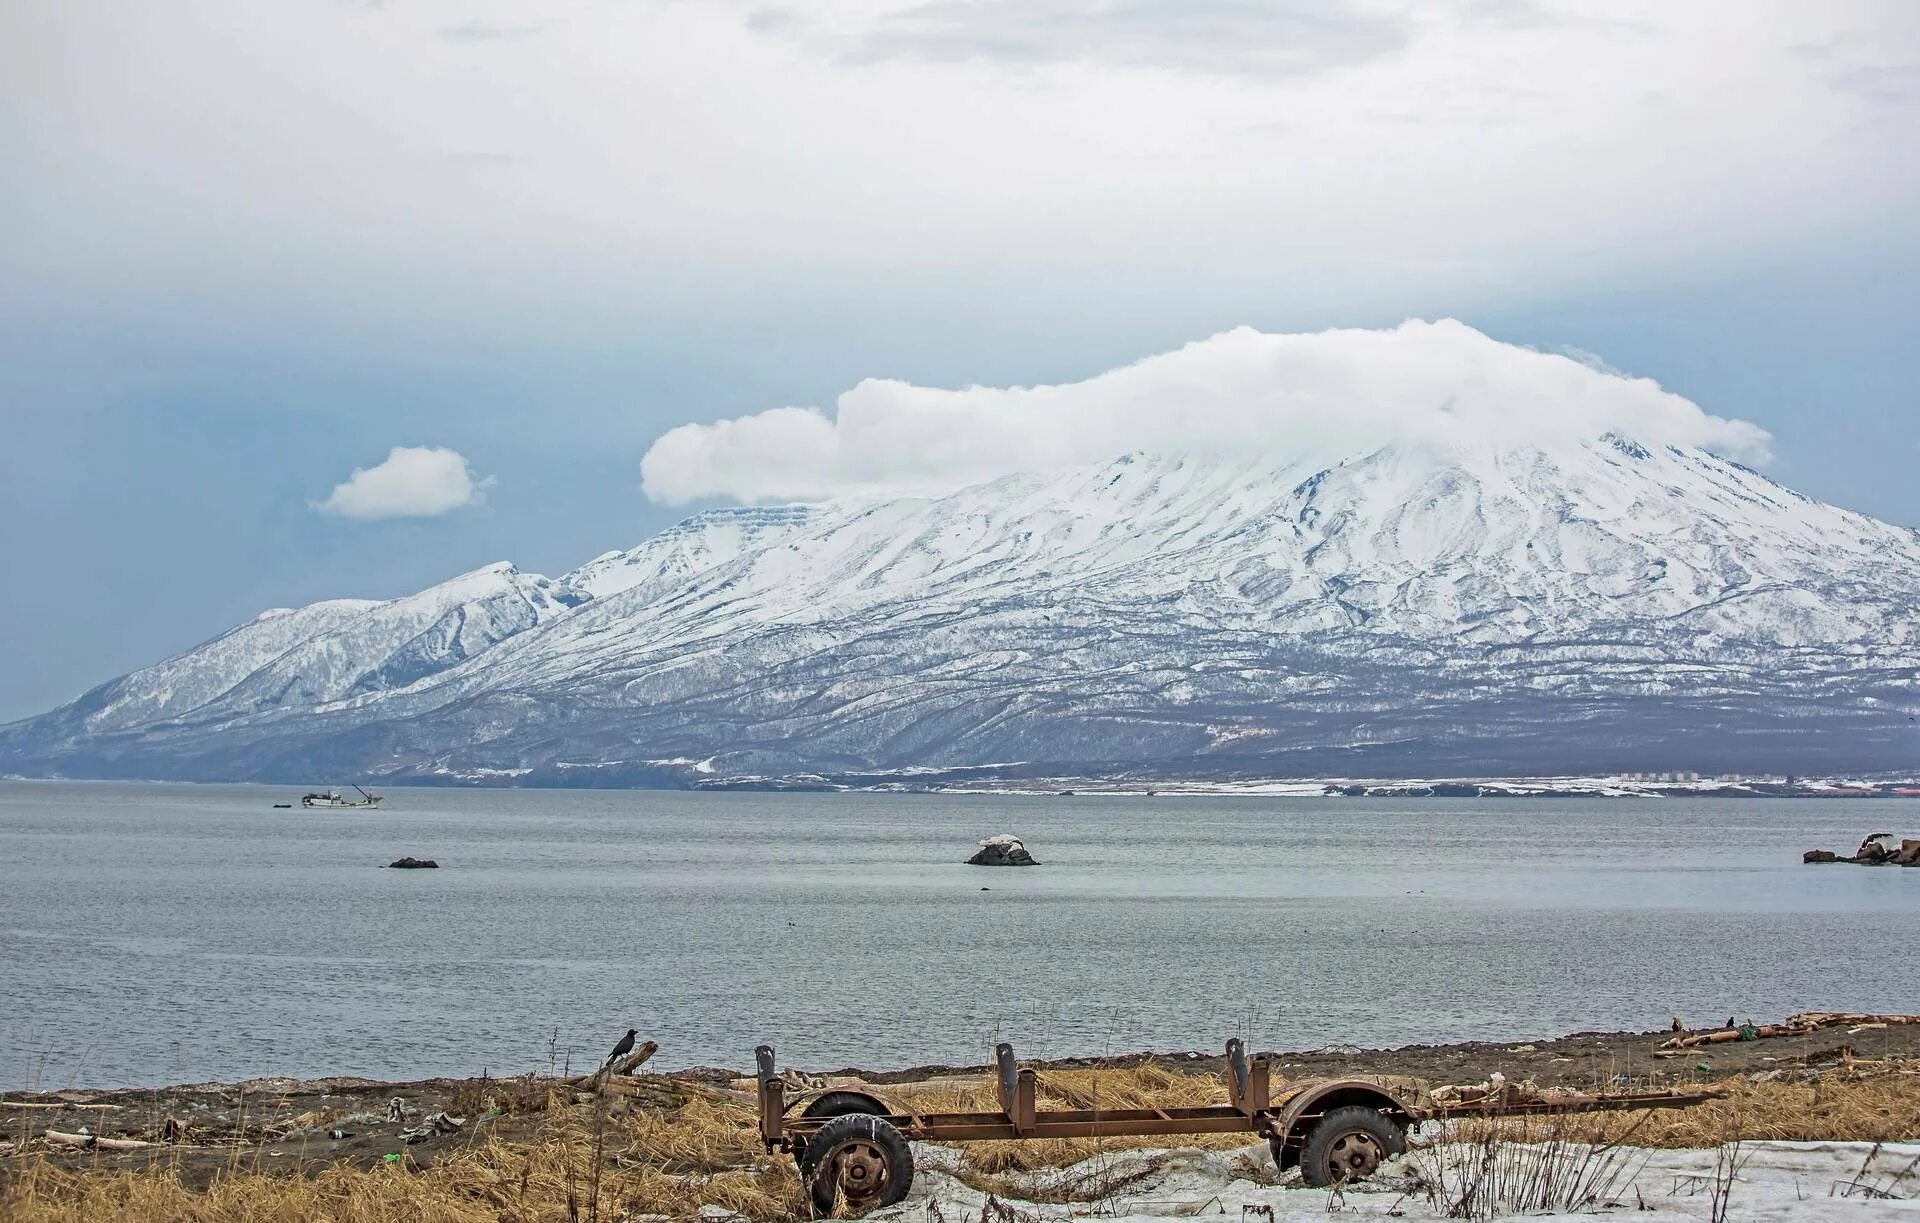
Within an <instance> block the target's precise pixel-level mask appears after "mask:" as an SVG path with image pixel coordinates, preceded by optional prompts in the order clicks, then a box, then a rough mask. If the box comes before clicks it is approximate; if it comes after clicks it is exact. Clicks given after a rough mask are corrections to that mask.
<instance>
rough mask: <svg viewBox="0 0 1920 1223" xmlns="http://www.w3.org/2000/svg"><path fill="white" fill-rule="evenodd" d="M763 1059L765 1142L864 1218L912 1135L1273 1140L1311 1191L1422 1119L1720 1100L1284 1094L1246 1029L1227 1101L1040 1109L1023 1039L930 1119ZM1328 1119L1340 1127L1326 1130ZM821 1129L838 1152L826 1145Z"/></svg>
mask: <svg viewBox="0 0 1920 1223" xmlns="http://www.w3.org/2000/svg"><path fill="white" fill-rule="evenodd" d="M754 1061H755V1066H756V1081H757V1092H756V1098H757V1104H758V1111H759V1124H760V1138H761V1141H762V1142H763V1143H764V1144H765V1146H766V1149H767V1150H768V1151H769V1152H771V1151H776V1150H778V1151H785V1152H788V1153H790V1154H792V1155H793V1157H794V1159H795V1160H796V1162H798V1164H799V1165H800V1174H801V1179H802V1181H804V1182H806V1184H807V1187H808V1191H809V1193H810V1195H811V1196H812V1197H813V1200H814V1204H815V1205H816V1206H817V1207H819V1208H820V1209H821V1210H822V1211H823V1212H824V1211H831V1210H832V1209H833V1208H834V1205H835V1202H836V1199H838V1200H841V1201H844V1202H845V1204H846V1206H847V1207H848V1209H849V1210H852V1211H853V1212H855V1213H860V1212H863V1211H865V1210H869V1209H873V1208H875V1207H878V1206H883V1205H888V1204H891V1203H892V1202H896V1201H898V1200H900V1198H901V1197H903V1196H904V1195H905V1193H906V1191H907V1188H908V1187H909V1186H910V1185H911V1184H912V1180H913V1166H912V1155H911V1152H910V1151H909V1149H908V1147H907V1142H908V1141H914V1142H978V1141H993V1140H997V1141H1007V1140H1020V1139H1028V1138H1119V1137H1140V1136H1154V1135H1194V1134H1241V1133H1244V1134H1252V1135H1257V1136H1261V1137H1264V1138H1266V1140H1267V1144H1268V1146H1269V1147H1270V1148H1271V1150H1272V1151H1273V1156H1274V1161H1275V1163H1276V1164H1277V1165H1278V1166H1279V1167H1280V1168H1281V1169H1282V1170H1285V1169H1287V1168H1290V1167H1295V1166H1297V1167H1299V1168H1300V1169H1301V1173H1302V1176H1303V1178H1304V1179H1305V1180H1306V1182H1307V1183H1308V1184H1309V1185H1319V1186H1325V1185H1334V1184H1339V1183H1341V1182H1343V1181H1346V1180H1359V1179H1364V1178H1365V1177H1367V1176H1370V1175H1371V1174H1372V1173H1373V1171H1374V1170H1375V1169H1376V1168H1378V1167H1379V1165H1380V1164H1381V1163H1382V1162H1384V1161H1385V1159H1387V1158H1388V1157H1390V1156H1392V1155H1394V1154H1398V1153H1399V1152H1400V1151H1402V1150H1404V1149H1405V1138H1406V1133H1407V1130H1408V1129H1409V1128H1410V1127H1411V1126H1413V1125H1416V1124H1418V1123H1419V1122H1422V1121H1428V1120H1443V1119H1451V1118H1459V1117H1518V1116H1539V1115H1546V1114H1562V1113H1583V1112H1618V1111H1627V1110H1635V1109H1652V1108H1685V1107H1688V1106H1691V1105H1694V1104H1699V1103H1702V1102H1704V1101H1706V1100H1710V1099H1714V1098H1716V1097H1715V1095H1714V1093H1710V1092H1678V1091H1666V1092H1623V1093H1607V1094H1602V1095H1564V1096H1558V1097H1554V1098H1551V1099H1527V1098H1523V1097H1521V1096H1520V1095H1519V1094H1518V1092H1517V1090H1516V1089H1514V1088H1512V1087H1508V1088H1506V1089H1504V1090H1501V1091H1498V1092H1493V1093H1490V1094H1489V1095H1488V1096H1487V1097H1486V1098H1484V1099H1480V1100H1474V1101H1471V1102H1467V1103H1460V1104H1450V1105H1447V1106H1445V1107H1443V1108H1442V1107H1432V1106H1417V1105H1414V1104H1411V1103H1409V1102H1407V1101H1406V1100H1405V1099H1403V1098H1402V1097H1400V1096H1399V1095H1397V1094H1396V1093H1395V1092H1394V1091H1393V1090H1391V1089H1389V1088H1387V1087H1386V1086H1384V1085H1382V1084H1381V1083H1380V1082H1378V1081H1376V1080H1372V1079H1364V1078H1344V1079H1305V1080H1301V1081H1299V1082H1288V1083H1283V1084H1281V1085H1280V1087H1279V1090H1278V1093H1277V1094H1276V1091H1275V1081H1276V1078H1277V1076H1276V1075H1275V1074H1274V1065H1273V1063H1274V1058H1273V1057H1272V1056H1271V1055H1267V1054H1262V1055H1258V1056H1255V1057H1252V1058H1249V1057H1248V1056H1247V1052H1246V1047H1245V1045H1244V1044H1243V1042H1241V1041H1240V1040H1239V1039H1238V1038H1237V1037H1236V1038H1234V1039H1232V1040H1229V1041H1228V1042H1227V1046H1226V1066H1225V1068H1224V1070H1223V1071H1222V1076H1221V1077H1222V1078H1223V1079H1224V1080H1225V1082H1226V1087H1227V1101H1228V1102H1227V1103H1226V1104H1224V1105H1207V1106H1201V1107H1192V1106H1180V1107H1167V1108H1158V1107H1149V1108H1094V1109H1044V1110H1043V1109H1041V1108H1039V1107H1038V1104H1037V1100H1038V1097H1039V1075H1038V1073H1037V1072H1036V1071H1035V1070H1033V1068H1031V1067H1022V1066H1019V1065H1018V1064H1017V1062H1016V1061H1015V1059H1014V1055H1013V1046H1012V1045H1010V1044H1008V1043H1006V1042H1004V1041H1003V1042H1001V1043H1000V1044H998V1045H996V1046H995V1048H994V1066H993V1072H994V1087H995V1093H996V1095H997V1097H998V1103H999V1105H1000V1108H999V1111H997V1112H968V1113H931V1112H918V1111H914V1110H913V1109H911V1108H896V1107H894V1106H893V1105H892V1104H890V1103H889V1102H887V1101H886V1100H884V1099H882V1098H881V1097H879V1096H877V1095H874V1094H872V1093H871V1092H868V1091H865V1090H834V1091H827V1092H824V1093H807V1095H806V1096H799V1097H796V1098H794V1099H793V1100H791V1101H790V1100H789V1099H788V1092H787V1084H786V1081H785V1080H784V1079H783V1078H782V1077H781V1076H780V1073H779V1070H778V1066H777V1064H776V1061H775V1054H774V1049H773V1046H771V1045H761V1046H759V1047H758V1048H757V1049H755V1050H754ZM807 1096H811V1099H810V1100H809V1101H808V1102H807V1103H806V1104H805V1105H804V1106H802V1112H801V1113H800V1114H799V1115H798V1116H789V1115H788V1114H789V1112H790V1111H791V1110H792V1109H793V1108H794V1107H796V1106H801V1101H802V1100H803V1099H807ZM1336 1114H1337V1115H1338V1116H1337V1117H1336ZM852 1118H858V1119H859V1120H848V1119H852ZM1330 1118H1332V1119H1333V1121H1332V1123H1331V1126H1332V1128H1333V1129H1336V1130H1338V1131H1339V1132H1338V1133H1325V1134H1323V1133H1321V1131H1322V1130H1323V1129H1326V1128H1328V1126H1329V1119H1330ZM823 1134H824V1135H825V1145H826V1146H827V1147H830V1148H831V1149H821V1148H822V1145H823V1142H822V1136H823ZM1309 1148H1312V1150H1311V1152H1310V1151H1309Z"/></svg>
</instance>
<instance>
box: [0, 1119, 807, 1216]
mask: <svg viewBox="0 0 1920 1223" xmlns="http://www.w3.org/2000/svg"><path fill="white" fill-rule="evenodd" d="M483 1132H484V1131H483ZM593 1151H594V1134H593V1110H592V1109H591V1108H567V1109H559V1110H555V1112H554V1113H553V1114H552V1117H551V1119H550V1120H549V1121H548V1122H547V1123H546V1124H545V1125H543V1126H542V1128H541V1130H540V1131H539V1133H538V1135H537V1137H535V1138H534V1139H533V1140H532V1141H530V1142H523V1143H507V1142H502V1141H499V1140H497V1139H493V1138H484V1137H483V1138H480V1139H478V1140H476V1141H475V1142H474V1143H473V1145H472V1146H470V1147H469V1148H467V1149H465V1150H462V1151H459V1152H457V1153H453V1154H448V1155H444V1156H442V1157H441V1158H440V1159H438V1160H436V1161H435V1162H434V1163H433V1164H432V1165H431V1166H428V1167H425V1168H417V1167H413V1166H410V1165H409V1163H408V1162H406V1161H404V1160H403V1161H401V1162H400V1163H396V1164H391V1165H387V1166H384V1167H380V1168H377V1169H374V1170H371V1171H361V1170H358V1169H353V1168H348V1167H344V1166H335V1167H330V1168H327V1169H326V1170H324V1171H321V1172H318V1173H315V1174H312V1175H307V1176H274V1175H267V1174H261V1173H254V1172H246V1171H239V1172H232V1173H228V1174H225V1175H222V1176H221V1177H220V1178H218V1179H217V1180H216V1181H215V1182H214V1183H213V1185H211V1186H210V1187H209V1188H208V1189H207V1190H205V1191H204V1192H198V1191H195V1190H192V1189H189V1188H187V1187H186V1186H185V1185H184V1184H183V1183H182V1179H181V1177H180V1175H179V1172H178V1170H177V1169H176V1168H175V1167H173V1166H170V1165H168V1164H166V1163H158V1164H156V1166H154V1167H153V1168H151V1169H148V1170H145V1171H140V1172H122V1173H104V1172H86V1171H79V1172H75V1171H65V1170H62V1169H60V1168H57V1167H55V1166H54V1165H53V1164H52V1163H50V1162H47V1161H46V1160H43V1159H32V1160H29V1161H27V1162H26V1163H25V1165H24V1167H23V1169H22V1170H21V1172H20V1173H19V1174H18V1176H17V1177H16V1178H15V1179H13V1180H12V1181H11V1182H10V1183H8V1184H7V1185H6V1187H5V1189H4V1190H3V1191H0V1217H4V1218H6V1219H7V1220H9V1223H14V1221H16V1220H17V1221H19V1223H69V1221H78V1220H94V1219H109V1218H137V1219H141V1220H164V1221H166V1223H252V1221H254V1220H260V1221H263V1223H279V1221H282V1220H284V1221H286V1223H300V1221H304V1220H311V1219H326V1220H334V1221H336V1223H404V1221H407V1220H422V1221H425V1223H542V1221H545V1220H569V1219H586V1218H588V1217H589V1215H590V1214H591V1213H592V1201H591V1187H592V1185H593V1183H594V1179H595V1178H594V1177H593V1175H592V1173H593V1168H592V1162H593ZM598 1185H599V1197H600V1201H599V1215H600V1217H602V1218H607V1219H617V1218H622V1217H625V1216H627V1215H631V1214H639V1213H660V1214H665V1215H670V1216H672V1217H675V1218H690V1217H693V1216H695V1215H696V1214H697V1213H698V1211H699V1208H700V1207H701V1206H702V1205H704V1204H709V1203H711V1204H714V1205H718V1206H723V1207H726V1208H728V1209H730V1210H734V1211H737V1212H739V1213H741V1214H743V1215H746V1216H747V1217H749V1218H751V1219H755V1220H766V1221H768V1223H784V1221H787V1220H798V1219H803V1218H806V1217H807V1211H806V1206H805V1202H804V1200H803V1198H802V1196H801V1192H800V1181H799V1177H798V1176H797V1175H795V1173H794V1171H793V1164H792V1161H790V1160H788V1159H786V1158H785V1157H784V1156H769V1155H767V1154H766V1153H765V1152H763V1151H762V1150H761V1149H760V1143H759V1139H758V1136H757V1134H756V1133H755V1131H754V1129H753V1111H752V1109H751V1107H750V1106H747V1105H745V1104H738V1103H734V1102H730V1101H714V1100H708V1099H702V1098H695V1099H692V1100H689V1101H687V1102H686V1103H685V1104H683V1105H681V1106H679V1107H677V1108H673V1109H669V1110H637V1111H635V1112H633V1113H631V1114H628V1115H625V1116H620V1117H615V1118H612V1119H611V1122H610V1125H609V1128H608V1132H607V1134H606V1138H605V1158H604V1159H603V1161H602V1167H601V1171H600V1175H599V1177H598Z"/></svg>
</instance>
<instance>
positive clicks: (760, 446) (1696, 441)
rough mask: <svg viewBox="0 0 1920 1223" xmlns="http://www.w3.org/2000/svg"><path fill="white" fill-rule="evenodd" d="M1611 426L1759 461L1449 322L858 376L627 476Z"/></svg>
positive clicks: (713, 484) (851, 475) (1680, 404)
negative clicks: (1081, 374)
mask: <svg viewBox="0 0 1920 1223" xmlns="http://www.w3.org/2000/svg"><path fill="white" fill-rule="evenodd" d="M1582 356H1583V357H1585V356H1586V354H1582ZM1608 431H1615V432H1619V433H1623V434H1626V435H1627V436H1629V437H1633V438H1635V439H1637V440H1639V441H1642V442H1647V443H1654V444H1659V443H1672V444H1676V445H1689V446H1700V447H1704V448H1707V449H1710V450H1714V451H1717V452H1720V453H1722V454H1727V455H1730V456H1732V457H1735V458H1742V459H1748V460H1752V461H1757V462H1765V461H1766V460H1767V458H1768V457H1769V456H1768V451H1767V447H1768V443H1769V441H1770V440H1771V439H1770V438H1769V436H1768V434H1767V432H1766V430H1764V429H1762V428H1760V427H1759V426H1757V425H1754V424H1750V423H1748V422H1746V421H1741V420H1726V419H1722V418H1720V417H1717V416H1712V415H1709V414H1708V413H1706V412H1705V411H1703V410H1701V408H1700V407H1699V406H1698V405H1696V404H1694V403H1693V402H1692V401H1691V400H1688V399H1685V398H1683V397H1681V396H1679V395H1675V394H1673V393H1671V392H1669V391H1665V390H1662V389H1661V388H1660V386H1659V384H1658V383H1656V382H1654V381H1653V380H1651V379H1648V378H1634V377H1629V376H1627V375H1624V374H1621V373H1618V372H1615V371H1613V370H1611V369H1608V368H1607V367H1605V366H1604V365H1602V364H1600V363H1598V362H1597V361H1595V360H1592V359H1590V358H1589V359H1585V360H1582V359H1575V358H1573V357H1569V356H1564V355H1560V354H1556V353H1545V352H1538V351H1535V350H1534V349H1530V348H1522V347H1518V346H1516V345H1512V344H1504V343H1501V342H1500V341H1498V340H1495V339H1492V338H1490V337H1488V336H1486V335H1484V334H1482V333H1481V332H1479V331H1476V330H1474V329H1473V328H1471V327H1469V326H1467V325H1466V324H1464V323H1460V322H1456V321H1454V320H1451V319H1446V320H1442V321H1439V322H1432V323H1429V322H1419V321H1412V322H1406V323H1402V324H1401V325H1400V326H1398V327H1396V328H1393V329H1391V330H1383V331H1362V330H1339V331H1322V332H1316V333H1312V334H1298V335H1269V334H1264V333H1262V332H1258V331H1255V330H1253V329H1252V328H1248V327H1242V328H1238V329H1236V330H1233V331H1228V332H1223V333H1222V334H1220V335H1216V336H1214V337H1212V338H1211V339H1206V340H1201V341H1198V342H1196V343H1193V344H1188V345H1187V346H1186V347H1184V348H1181V349H1179V350H1178V351H1175V352H1170V353H1163V354H1161V355H1159V356H1154V357H1148V358H1146V359H1145V360H1143V361H1138V362H1135V363H1134V364H1132V365H1128V366H1124V367H1122V368H1120V369H1115V370H1110V371H1108V372H1107V373H1104V374H1100V375H1098V376H1096V377H1093V378H1088V379H1086V380H1085V381H1083V382H1072V383H1065V384H1062V385H1059V386H1035V387H1008V388H999V387H981V386H972V387H967V388H965V389H962V390H941V389H938V388H933V387H923V386H914V385H911V384H909V383H906V382H898V381H893V380H888V379H873V378H870V379H867V380H865V381H863V382H861V383H860V384H859V385H857V386H855V387H854V388H853V389H852V390H849V391H847V392H846V393H844V394H842V395H841V396H840V397H839V400H838V402H837V404H836V405H835V410H834V413H833V414H832V415H831V416H829V415H827V414H826V413H824V412H822V411H820V410H818V409H815V408H795V407H786V408H775V409H773V410H771V411H767V412H761V413H759V414H757V415H754V416H745V417H741V418H739V419H737V420H726V421H719V422H717V423H714V424H708V425H701V424H690V425H682V426H680V427H679V428H677V429H673V430H671V431H669V432H668V433H666V434H665V435H663V436H662V437H661V438H660V439H659V440H658V441H656V442H655V443H654V444H653V446H652V448H651V449H649V450H648V451H647V454H646V457H645V458H644V459H643V460H642V462H641V472H642V476H643V478H644V484H645V488H646V491H647V495H648V496H650V497H652V498H653V499H654V500H656V501H662V502H666V503H668V504H675V505H677V504H682V503H685V502H688V501H692V500H696V499H699V498H706V497H721V498H731V499H734V500H739V501H762V500H774V499H801V500H805V499H811V498H821V497H830V496H835V495H839V494H843V493H860V492H893V491H906V490H914V491H939V490H943V489H949V488H956V487H959V486H961V485H965V484H970V483H974V482H977V481H980V480H986V479H992V478H993V477H995V476H999V475H1004V474H1006V473H1008V472H1012V471H1026V470H1042V469H1047V468H1052V467H1058V466H1066V465H1072V464H1078V463H1093V462H1099V461H1102V460H1105V459H1109V458H1112V457H1114V456H1116V455H1119V454H1122V453H1125V452H1127V451H1132V450H1145V451H1149V452H1152V451H1159V452H1167V451H1180V452H1233V453H1243V452H1247V451H1262V452H1267V451H1270V452H1274V453H1289V452H1307V453H1326V452H1338V453H1347V452H1351V451H1353V450H1356V449H1359V448H1362V447H1371V446H1379V445H1384V444H1386V443H1388V442H1390V441H1395V440H1402V439H1416V440H1417V439H1488V440H1512V441H1530V442H1541V443H1546V444H1551V443H1552V442H1554V441H1555V440H1556V439H1567V438H1575V437H1596V436H1598V435H1600V434H1602V433H1605V432H1608Z"/></svg>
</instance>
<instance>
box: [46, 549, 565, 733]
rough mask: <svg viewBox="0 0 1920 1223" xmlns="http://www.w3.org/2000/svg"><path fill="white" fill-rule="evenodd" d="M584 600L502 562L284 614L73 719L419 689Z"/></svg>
mask: <svg viewBox="0 0 1920 1223" xmlns="http://www.w3.org/2000/svg"><path fill="white" fill-rule="evenodd" d="M581 601H583V600H582V597H581V596H579V595H578V594H575V593H572V592H570V591H567V590H566V589H564V588H563V587H560V586H558V585H556V584H555V583H554V582H552V581H551V580H550V579H547V578H544V577H540V576H538V575H528V574H523V573H521V572H520V571H519V570H517V569H515V568H514V567H513V566H512V565H509V564H506V563H504V562H501V563H498V564H493V565H488V566H485V567H484V568H481V569H476V570H474V571H473V572H471V573H465V574H462V575H460V576H459V577H456V578H453V579H451V580H449V581H446V582H442V583H441V584H440V585H438V586H433V587H429V588H428V589H426V590H423V591H421V592H420V593H418V594H414V595H408V596H406V597H404V598H399V599H392V600H387V601H384V602H383V601H379V600H369V599H338V600H331V601H328V602H324V603H315V604H313V605H311V606H308V607H303V608H298V609H294V610H288V609H284V608H280V609H274V610H272V611H267V612H263V613H261V614H260V616H258V617H257V618H255V619H254V620H252V621H249V622H248V623H247V624H244V625H241V626H240V627H238V628H236V629H232V630H230V631H228V632H226V633H223V634H221V635H220V636H219V637H216V638H214V639H213V640H212V641H209V642H206V643H205V644H203V645H200V646H198V647H196V648H194V649H192V650H189V651H187V652H185V653H183V654H179V655H176V656H175V657H173V658H170V659H168V660H166V661H165V662H161V663H158V664H156V665H154V666H152V667H147V668H145V669H143V670H140V671H135V672H133V673H132V674H130V675H126V676H123V677H121V678H120V679H117V680H113V681H111V682H110V683H107V684H103V685H101V686H100V687H99V688H96V689H94V690H93V691H92V692H89V693H88V694H87V695H86V696H83V697H81V698H80V700H79V701H77V702H75V705H74V706H71V707H69V708H73V709H76V710H78V711H80V712H81V716H82V725H83V726H84V729H85V730H86V731H87V732H89V733H103V732H109V731H117V730H126V729H130V728H133V727H138V726H143V725H148V724H151V723H156V722H162V721H167V720H172V719H178V718H191V719H194V720H207V719H210V718H218V717H220V716H223V715H224V716H233V715H235V714H241V713H257V712H262V711H272V710H282V711H284V710H288V709H299V708H303V707H305V706H307V705H310V704H313V703H317V702H321V701H327V700H333V699H337V698H339V697H342V696H347V695H350V694H352V693H355V692H369V691H378V690H381V689H384V688H391V687H399V686H403V685H405V684H407V683H411V682H413V681H414V680H417V679H419V678H421V677H422V676H425V675H430V674H432V673H434V672H436V671H439V670H442V669H444V668H446V667H448V666H451V665H453V664H455V663H457V662H460V661H461V660H462V659H465V658H467V657H469V656H471V655H473V654H475V653H478V652H480V651H482V650H484V649H486V648H487V647H488V646H490V645H492V644H493V643H494V642H497V641H499V640H501V639H503V638H505V637H508V636H511V635H513V634H514V633H518V632H521V631H523V630H525V629H528V628H531V627H533V626H534V625H536V624H539V623H541V622H542V621H543V620H546V619H551V618H552V617H553V616H555V615H558V614H560V613H561V612H564V611H565V610H566V609H567V608H568V607H570V606H572V605H573V604H575V603H578V602H581Z"/></svg>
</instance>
